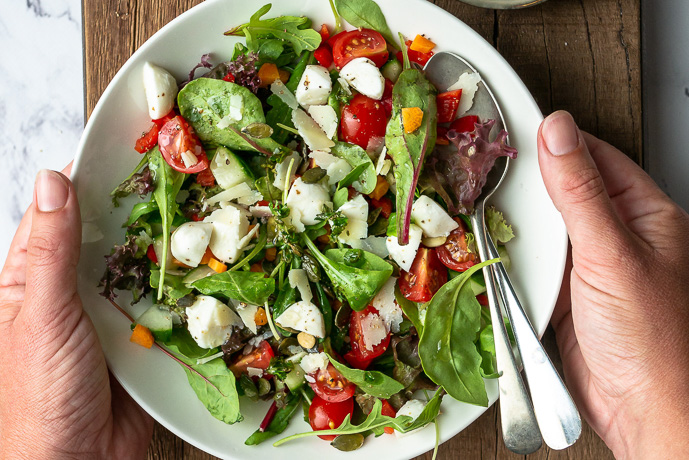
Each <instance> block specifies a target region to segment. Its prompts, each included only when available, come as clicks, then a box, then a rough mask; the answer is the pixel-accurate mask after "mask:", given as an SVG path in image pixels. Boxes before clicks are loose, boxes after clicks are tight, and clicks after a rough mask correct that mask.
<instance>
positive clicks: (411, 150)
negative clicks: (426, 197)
mask: <svg viewBox="0 0 689 460" xmlns="http://www.w3.org/2000/svg"><path fill="white" fill-rule="evenodd" d="M437 94H438V91H437V89H436V88H435V86H433V84H432V83H431V82H430V81H428V79H426V77H425V76H424V74H423V72H421V71H420V70H416V69H408V70H405V71H403V72H402V73H401V74H400V76H399V78H398V80H397V83H395V86H394V87H393V89H392V116H391V118H390V121H389V122H388V126H387V128H386V131H385V145H386V146H387V148H388V154H389V155H390V156H391V157H392V161H393V162H394V164H395V166H394V168H393V172H394V175H395V181H396V187H397V237H398V238H399V242H400V244H407V242H408V241H409V225H410V223H411V207H412V204H413V202H414V192H415V190H416V184H417V183H418V180H419V174H420V172H421V169H422V168H423V163H424V161H425V159H426V153H428V152H432V151H433V147H434V146H435V138H436V124H437V118H438V113H437V107H436V102H435V98H436V95H437ZM410 107H418V108H420V109H421V110H422V111H423V120H422V122H421V126H420V127H419V128H418V129H417V130H416V131H414V132H412V133H407V132H406V131H405V130H404V125H403V123H402V109H403V108H410Z"/></svg>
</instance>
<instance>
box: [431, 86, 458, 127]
mask: <svg viewBox="0 0 689 460" xmlns="http://www.w3.org/2000/svg"><path fill="white" fill-rule="evenodd" d="M461 97H462V90H461V89H457V90H454V91H446V92H444V93H440V94H438V96H436V98H435V100H436V103H437V106H438V123H449V122H451V121H452V120H454V119H455V114H457V108H458V107H459V100H460V99H461Z"/></svg>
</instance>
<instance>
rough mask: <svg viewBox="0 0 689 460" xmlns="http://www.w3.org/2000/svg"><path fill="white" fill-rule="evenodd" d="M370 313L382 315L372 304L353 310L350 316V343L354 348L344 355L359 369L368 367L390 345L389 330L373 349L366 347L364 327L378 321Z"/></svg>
mask: <svg viewBox="0 0 689 460" xmlns="http://www.w3.org/2000/svg"><path fill="white" fill-rule="evenodd" d="M370 315H375V316H376V317H379V316H380V315H379V314H378V310H376V309H375V308H374V307H373V306H372V305H369V306H368V307H366V308H365V309H363V310H361V311H353V312H352V314H351V315H350V317H349V344H350V345H351V347H352V349H351V350H350V351H348V352H347V353H346V354H345V355H344V359H345V361H347V362H348V363H349V364H351V365H352V366H353V367H355V368H357V369H366V368H367V367H368V365H369V364H371V361H373V360H374V359H375V358H377V357H378V356H380V355H382V354H383V353H385V350H387V348H388V345H390V332H388V333H387V335H386V336H385V338H384V339H383V340H381V341H380V343H378V344H376V345H373V346H372V347H371V349H368V348H366V343H365V342H364V329H365V328H366V327H369V325H370V324H371V323H377V321H372V318H369V316H370ZM373 319H378V318H373ZM383 327H384V326H383Z"/></svg>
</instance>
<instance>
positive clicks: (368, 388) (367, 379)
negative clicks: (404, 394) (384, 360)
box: [328, 355, 404, 399]
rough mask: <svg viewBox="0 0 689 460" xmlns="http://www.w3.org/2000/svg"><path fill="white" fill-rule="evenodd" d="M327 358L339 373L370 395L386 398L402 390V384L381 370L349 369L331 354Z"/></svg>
mask: <svg viewBox="0 0 689 460" xmlns="http://www.w3.org/2000/svg"><path fill="white" fill-rule="evenodd" d="M328 358H330V364H332V365H333V366H334V367H335V369H337V370H338V371H340V374H342V375H343V376H344V377H345V378H346V379H347V380H349V381H350V382H352V383H353V384H354V385H356V386H358V387H359V388H360V389H361V390H362V391H364V392H365V393H368V394H370V395H371V396H375V397H376V398H382V399H388V398H389V397H391V396H392V395H394V394H395V393H398V392H400V391H402V390H404V385H402V384H401V383H400V382H398V381H397V380H395V379H393V378H391V377H388V376H387V375H385V374H383V373H382V372H378V371H365V370H361V369H350V368H349V367H347V366H345V365H344V364H341V363H339V362H337V360H336V359H333V357H332V356H330V355H328Z"/></svg>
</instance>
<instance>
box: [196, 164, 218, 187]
mask: <svg viewBox="0 0 689 460" xmlns="http://www.w3.org/2000/svg"><path fill="white" fill-rule="evenodd" d="M196 183H197V184H199V185H203V186H204V187H212V186H214V185H215V176H214V175H213V171H211V168H206V169H204V170H203V171H201V172H200V173H198V174H197V175H196Z"/></svg>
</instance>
